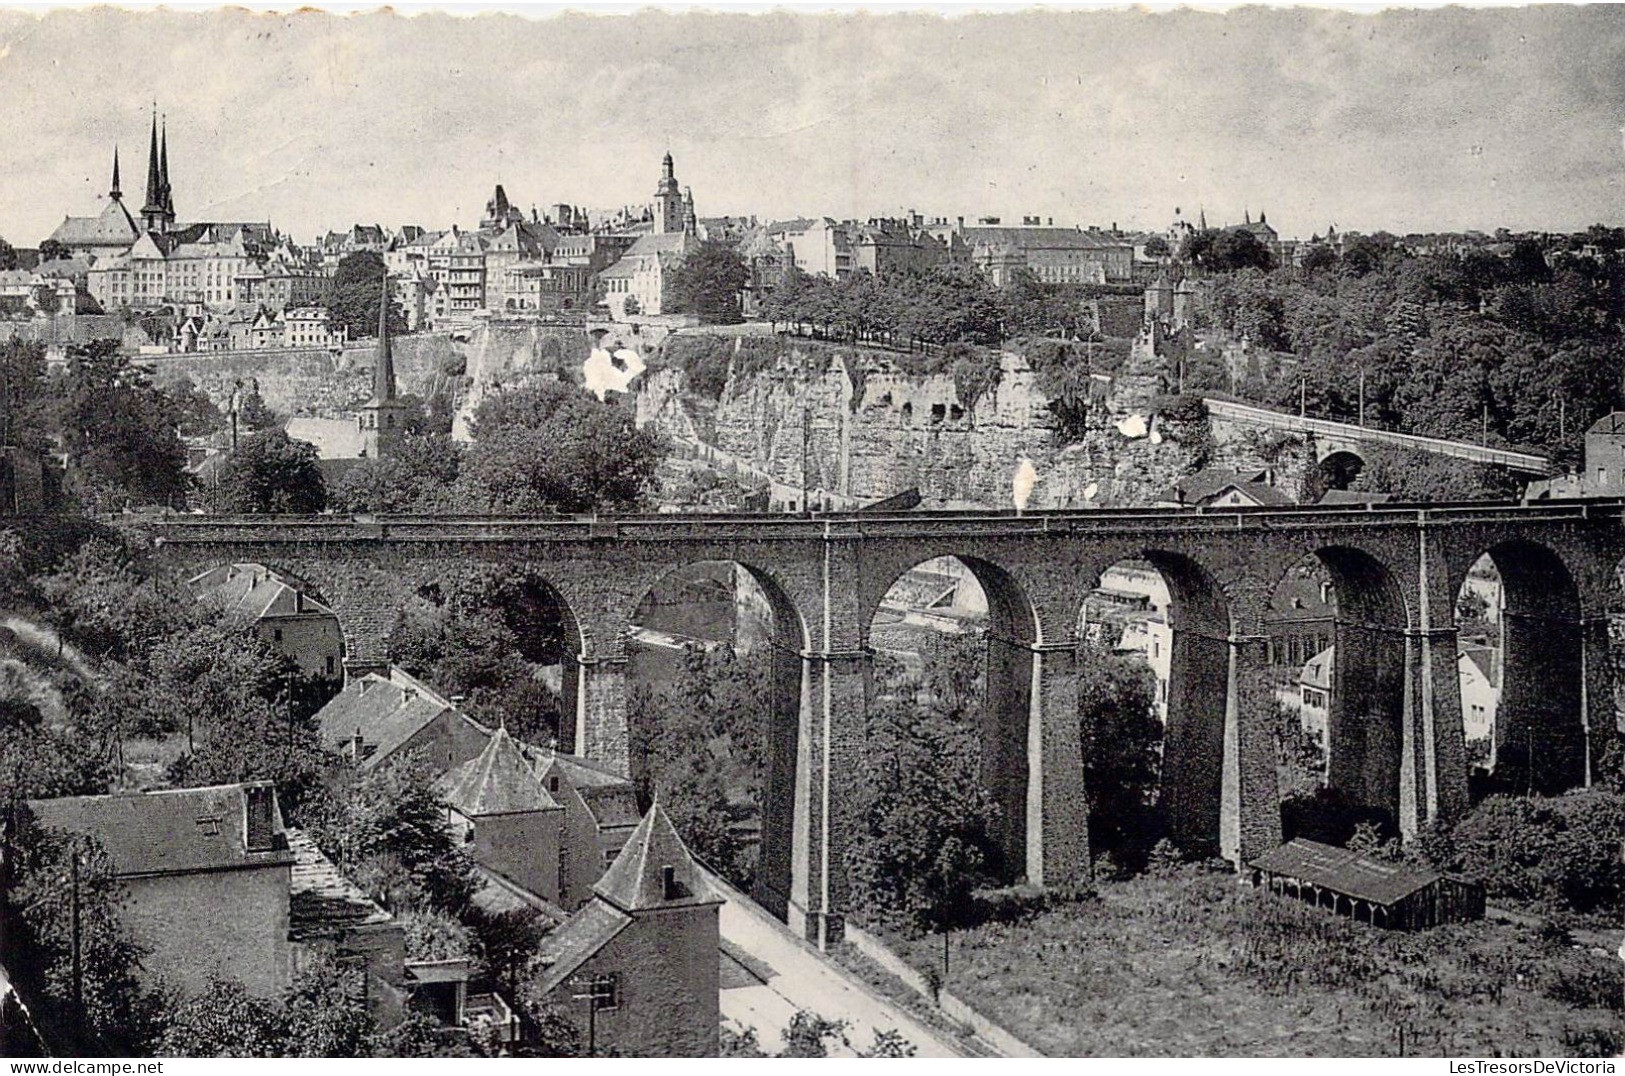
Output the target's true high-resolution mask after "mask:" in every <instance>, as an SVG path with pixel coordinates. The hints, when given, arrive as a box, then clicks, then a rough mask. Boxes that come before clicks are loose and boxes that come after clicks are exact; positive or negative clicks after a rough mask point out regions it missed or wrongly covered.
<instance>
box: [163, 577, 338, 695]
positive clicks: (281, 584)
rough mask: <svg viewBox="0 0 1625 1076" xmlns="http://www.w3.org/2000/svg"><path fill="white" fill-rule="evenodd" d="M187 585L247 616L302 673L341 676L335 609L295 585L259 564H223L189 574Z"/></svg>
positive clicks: (205, 599) (200, 596) (217, 604)
mask: <svg viewBox="0 0 1625 1076" xmlns="http://www.w3.org/2000/svg"><path fill="white" fill-rule="evenodd" d="M187 586H188V587H189V588H190V589H191V591H192V593H193V594H194V595H195V596H196V597H197V598H198V600H199V601H202V602H205V603H207V604H208V605H210V606H212V607H214V608H216V609H222V610H224V611H225V612H226V613H227V614H229V615H233V616H240V617H246V618H247V619H248V620H249V621H250V623H251V624H252V627H253V630H254V633H255V634H256V635H258V636H259V637H260V638H261V639H263V640H264V641H265V642H266V643H268V644H269V645H270V646H271V648H272V649H273V650H275V651H277V652H278V653H280V654H283V655H286V656H287V657H289V658H291V659H292V660H293V661H294V663H295V664H297V665H298V666H299V671H300V672H301V673H303V674H305V675H306V676H317V677H322V678H324V679H329V680H332V679H338V678H341V677H343V675H344V633H343V632H342V631H341V630H340V629H339V621H338V617H336V616H334V615H333V610H331V609H329V608H328V607H327V606H325V605H323V604H322V603H321V602H319V601H317V600H316V599H315V598H314V597H311V596H310V595H308V594H306V593H305V592H304V591H303V590H302V589H301V588H300V587H299V586H298V585H296V584H295V583H293V582H291V581H289V580H288V579H286V578H284V577H283V576H281V575H279V574H277V573H276V572H274V571H272V570H271V569H269V568H267V567H265V566H264V565H260V564H222V565H221V566H220V567H218V568H211V569H210V570H209V571H206V572H202V573H201V574H199V575H196V576H193V577H192V578H191V579H189V580H188V581H187Z"/></svg>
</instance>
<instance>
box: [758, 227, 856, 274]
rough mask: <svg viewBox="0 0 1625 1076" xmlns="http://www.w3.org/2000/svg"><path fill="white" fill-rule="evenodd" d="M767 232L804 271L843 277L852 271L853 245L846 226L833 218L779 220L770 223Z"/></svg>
mask: <svg viewBox="0 0 1625 1076" xmlns="http://www.w3.org/2000/svg"><path fill="white" fill-rule="evenodd" d="M767 234H768V237H769V238H771V239H772V240H773V241H774V242H776V243H778V244H779V245H780V246H781V247H783V248H784V250H785V252H786V254H787V255H788V256H789V258H790V259H791V260H793V263H794V265H795V267H796V268H797V269H799V270H801V271H802V272H803V273H806V274H808V275H810V276H827V277H830V278H832V279H842V278H844V277H846V276H848V275H850V274H851V272H852V245H851V242H850V241H849V239H848V237H847V232H846V229H845V228H843V227H841V225H840V224H838V223H836V221H834V220H833V219H831V218H830V217H817V218H812V219H807V218H798V219H795V220H781V221H775V222H774V223H772V224H770V225H768V227H767Z"/></svg>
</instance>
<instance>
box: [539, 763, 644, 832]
mask: <svg viewBox="0 0 1625 1076" xmlns="http://www.w3.org/2000/svg"><path fill="white" fill-rule="evenodd" d="M522 746H523V747H524V749H525V752H526V754H528V755H529V756H530V757H531V758H532V760H533V762H534V764H535V767H536V774H537V776H539V777H544V778H545V777H546V776H547V775H548V771H549V770H551V769H552V768H553V767H554V766H555V765H556V766H558V768H559V773H560V774H562V775H563V777H564V779H565V780H566V781H569V782H570V784H572V785H574V786H575V787H576V788H577V789H578V790H579V789H582V788H601V787H605V786H617V785H621V786H625V787H627V788H630V787H631V782H630V781H629V780H627V778H625V777H623V776H621V775H620V774H618V773H616V772H615V771H614V770H612V769H610V768H609V767H608V766H606V765H605V764H604V763H602V762H596V761H594V760H593V759H590V758H582V757H581V756H580V755H568V754H565V753H564V752H563V751H553V750H550V749H548V748H545V747H533V746H531V745H529V744H524V745H522ZM640 817H642V816H641V815H634V816H633V818H632V823H633V824H634V825H635V824H636V823H637V821H638V818H640Z"/></svg>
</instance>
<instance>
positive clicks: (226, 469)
mask: <svg viewBox="0 0 1625 1076" xmlns="http://www.w3.org/2000/svg"><path fill="white" fill-rule="evenodd" d="M316 458H317V457H316V446H315V445H313V444H310V443H309V442H307V441H295V440H294V439H292V438H290V437H289V436H288V435H287V434H286V433H284V432H282V431H281V430H279V429H269V430H261V431H260V432H258V433H253V434H250V435H248V436H247V437H244V438H242V439H241V440H240V441H239V442H238V443H237V448H236V450H235V451H233V452H232V453H231V455H229V456H227V457H226V460H225V462H224V463H223V464H221V466H220V469H219V471H218V472H217V473H216V476H215V479H214V481H213V483H211V484H210V486H209V488H208V489H206V490H205V491H204V492H205V498H206V500H207V501H208V504H209V506H210V507H211V508H212V509H213V510H214V511H216V512H238V513H241V512H248V513H255V514H260V513H297V512H320V511H321V510H322V508H323V507H325V506H326V504H327V483H326V480H325V479H323V478H322V472H321V469H320V468H319V467H317V466H316Z"/></svg>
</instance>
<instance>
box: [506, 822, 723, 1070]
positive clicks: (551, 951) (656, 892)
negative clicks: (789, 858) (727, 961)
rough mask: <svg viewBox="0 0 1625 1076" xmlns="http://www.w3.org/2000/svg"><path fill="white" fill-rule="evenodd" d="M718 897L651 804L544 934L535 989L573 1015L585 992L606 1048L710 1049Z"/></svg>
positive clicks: (636, 1052) (629, 1051)
mask: <svg viewBox="0 0 1625 1076" xmlns="http://www.w3.org/2000/svg"><path fill="white" fill-rule="evenodd" d="M721 904H722V900H721V899H720V898H719V897H718V896H716V894H715V893H714V891H713V889H712V887H711V885H710V883H709V881H708V880H707V878H706V875H705V872H704V871H703V870H701V869H700V866H699V864H697V863H696V862H695V861H694V857H693V856H692V855H690V854H689V851H688V849H687V848H686V847H685V846H684V844H683V841H682V838H681V837H679V836H678V835H677V831H676V829H675V828H674V827H673V826H672V824H671V820H670V819H669V818H667V817H666V813H665V812H664V811H663V810H661V808H660V805H659V804H658V803H657V804H655V805H654V806H653V807H651V808H650V809H649V813H648V814H647V815H645V816H644V817H643V820H642V821H641V822H640V823H639V824H638V827H637V829H636V830H635V831H634V832H633V833H632V836H631V838H630V839H629V840H628V841H627V843H626V847H625V848H624V849H622V850H621V852H620V854H619V855H618V856H617V857H616V859H615V862H614V865H613V866H611V867H610V869H609V871H608V872H607V873H605V874H604V876H603V877H602V878H601V879H599V881H598V882H597V884H596V885H595V886H594V887H593V892H592V897H591V899H590V900H588V901H587V903H586V904H584V905H583V906H582V907H581V909H580V910H579V911H577V912H576V913H575V914H574V915H572V916H570V918H569V919H567V920H565V922H564V923H563V925H561V926H560V927H558V928H557V929H556V930H554V931H553V932H552V933H551V934H549V935H548V936H547V937H546V938H545V939H544V940H543V943H542V967H543V969H544V970H543V971H542V973H541V975H540V977H539V980H538V981H537V984H536V986H537V993H538V994H540V995H541V996H544V997H549V998H551V999H552V1000H553V1001H554V1002H555V1003H556V1004H557V1005H558V1007H559V1011H560V1012H564V1013H566V1014H568V1015H569V1018H570V1019H572V1020H575V1019H580V1017H578V1016H577V1015H576V1014H578V1013H579V1012H580V1011H581V1005H580V1002H579V1001H578V1000H576V999H578V998H582V997H583V995H586V999H587V1003H588V1004H589V1005H591V1006H592V1007H593V1012H592V1020H593V1025H594V1026H593V1031H594V1038H595V1039H596V1042H597V1047H598V1049H600V1050H602V1051H604V1052H606V1053H611V1052H612V1053H614V1054H618V1055H621V1056H629V1057H714V1056H715V1055H716V1052H717V1028H718V1022H719V1020H720V1015H721V1014H720V1011H719V994H718V988H719V973H718V963H717V951H718V949H719V947H720V944H721V940H720V932H719V929H718V908H719V907H720V906H721Z"/></svg>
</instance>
